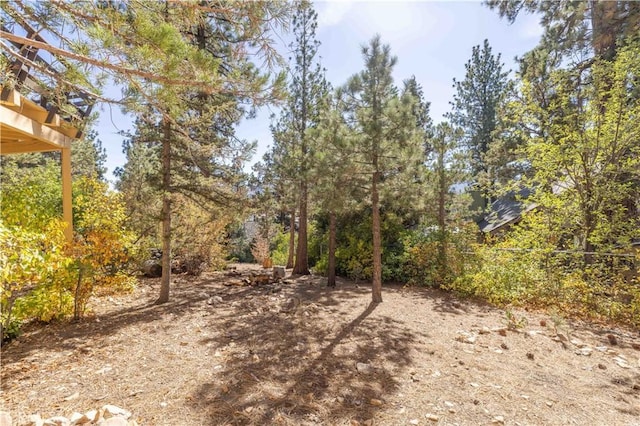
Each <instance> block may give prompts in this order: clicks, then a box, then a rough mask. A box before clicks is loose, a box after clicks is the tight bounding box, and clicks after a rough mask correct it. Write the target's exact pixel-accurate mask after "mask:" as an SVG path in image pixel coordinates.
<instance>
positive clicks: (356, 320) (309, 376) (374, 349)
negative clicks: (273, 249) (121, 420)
mask: <svg viewBox="0 0 640 426" xmlns="http://www.w3.org/2000/svg"><path fill="white" fill-rule="evenodd" d="M321 290H322V291H318V289H317V288H316V289H315V291H314V289H311V288H309V287H305V286H298V287H297V288H296V289H295V291H294V292H293V293H292V295H293V297H294V298H295V297H299V299H300V301H301V302H300V305H299V308H298V309H297V310H295V311H294V312H287V313H283V312H282V311H278V310H273V309H269V310H266V311H265V310H260V311H259V312H260V313H259V314H257V315H252V314H251V313H249V314H248V315H246V316H244V315H240V318H229V319H228V320H227V321H226V322H223V323H222V324H220V323H217V324H216V325H217V326H218V327H221V328H223V329H224V330H226V333H225V334H224V335H222V336H218V337H214V338H211V339H208V340H206V341H203V342H201V343H202V344H212V345H213V346H216V347H219V348H220V351H222V353H223V354H224V359H225V362H224V369H223V371H221V372H220V373H219V374H217V375H216V379H215V380H211V381H209V382H206V383H202V384H201V385H200V386H199V388H198V390H197V391H196V392H195V394H193V395H189V397H188V398H187V399H188V400H189V401H192V407H193V408H194V409H195V410H197V411H202V412H203V413H205V416H206V418H207V420H208V422H207V423H206V424H211V425H215V424H231V425H264V424H296V425H298V424H313V423H323V424H342V423H345V422H346V423H348V422H349V421H350V419H357V420H358V421H363V420H368V419H371V418H373V417H374V415H375V413H376V412H377V410H380V409H383V408H384V407H383V406H384V400H385V398H387V397H389V395H391V394H393V393H395V392H396V390H397V388H398V387H399V383H398V381H397V378H396V377H397V374H398V373H397V372H398V371H399V370H404V369H406V368H408V366H410V365H411V364H412V360H411V355H410V353H411V350H410V349H411V346H412V344H413V343H415V341H416V340H417V339H418V338H419V337H424V336H417V335H414V334H413V333H410V332H408V331H406V328H405V327H404V326H403V325H402V324H400V323H398V322H396V321H395V320H394V319H393V318H390V317H388V316H383V315H375V314H374V312H375V311H376V308H377V306H378V305H376V304H369V305H368V306H367V307H366V308H365V309H364V310H363V311H361V312H360V313H359V314H358V315H357V316H355V317H354V312H358V311H356V310H354V309H353V299H354V298H355V299H357V300H359V301H360V302H361V301H362V298H358V297H356V296H357V295H356V294H354V293H357V294H358V295H361V294H362V293H363V292H364V293H367V294H368V293H369V292H370V290H369V289H367V288H361V287H355V286H354V285H348V286H344V287H338V288H336V289H326V288H323V289H321ZM347 299H350V300H351V301H352V303H349V302H348V301H347ZM337 305H339V306H340V309H332V307H335V306H337ZM327 324H329V327H327ZM358 365H359V366H360V368H358Z"/></svg>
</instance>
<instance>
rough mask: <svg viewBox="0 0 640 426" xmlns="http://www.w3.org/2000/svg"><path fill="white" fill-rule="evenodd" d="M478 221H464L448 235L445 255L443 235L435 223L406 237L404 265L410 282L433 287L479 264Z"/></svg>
mask: <svg viewBox="0 0 640 426" xmlns="http://www.w3.org/2000/svg"><path fill="white" fill-rule="evenodd" d="M476 235H477V228H476V227H475V225H474V224H464V225H460V226H459V227H457V228H456V229H455V232H450V233H449V234H448V235H447V242H446V257H445V259H441V251H440V249H441V247H442V246H441V245H442V244H443V243H442V236H441V234H440V233H439V232H438V231H436V230H434V229H433V227H429V228H419V229H417V230H415V231H413V232H412V233H410V234H408V235H407V236H406V238H405V247H406V250H405V252H404V255H403V267H404V273H405V275H406V279H407V282H408V283H410V284H415V285H424V286H431V287H444V288H446V287H447V286H450V285H451V284H452V283H453V282H454V281H455V280H457V279H459V278H460V277H462V276H464V275H465V274H466V273H467V271H468V270H469V269H471V268H473V266H474V265H475V262H476V257H475V256H473V253H472V252H473V248H474V245H475V239H476Z"/></svg>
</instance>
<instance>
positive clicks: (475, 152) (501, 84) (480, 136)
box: [448, 40, 509, 204]
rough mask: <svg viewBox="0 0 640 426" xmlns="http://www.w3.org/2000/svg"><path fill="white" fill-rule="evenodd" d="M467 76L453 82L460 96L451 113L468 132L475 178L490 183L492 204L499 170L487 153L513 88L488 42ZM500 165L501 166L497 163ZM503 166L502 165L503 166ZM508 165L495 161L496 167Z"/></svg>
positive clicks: (468, 67)
mask: <svg viewBox="0 0 640 426" xmlns="http://www.w3.org/2000/svg"><path fill="white" fill-rule="evenodd" d="M465 69H466V74H465V78H464V80H462V81H456V80H455V79H454V80H453V87H454V88H455V89H456V93H455V94H454V96H453V102H452V103H451V104H452V107H453V110H452V112H451V113H449V114H448V117H449V118H450V120H451V122H452V124H454V125H456V126H459V127H460V128H462V130H463V131H464V143H465V144H466V146H467V149H468V150H469V152H470V161H471V164H470V168H471V177H472V179H473V181H474V184H476V185H478V183H479V182H480V181H486V182H488V184H487V185H486V188H484V192H485V196H484V198H485V201H486V203H487V204H488V203H489V202H490V194H491V193H492V192H493V187H494V180H495V177H494V175H496V174H497V172H496V171H495V170H493V169H492V168H490V167H489V161H487V158H486V157H487V153H488V152H489V151H490V150H491V146H492V144H493V143H494V131H495V130H496V128H497V123H498V116H497V112H498V110H499V109H500V107H501V105H502V104H503V103H504V101H505V99H506V96H507V90H508V88H509V80H508V78H507V76H508V74H509V73H508V72H505V71H503V64H502V62H501V60H500V54H498V55H497V56H494V55H493V53H492V50H491V46H490V45H489V41H488V40H485V41H484V43H483V45H482V47H480V46H474V47H473V50H472V54H471V59H470V60H469V61H468V62H467V63H466V64H465ZM496 163H497V164H496ZM501 163H502V164H501ZM506 163H507V161H506V160H503V161H500V160H497V161H496V159H494V160H493V164H494V165H495V166H494V167H495V168H500V167H501V166H504V165H505V164H506Z"/></svg>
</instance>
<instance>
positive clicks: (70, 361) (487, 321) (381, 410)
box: [0, 266, 640, 426]
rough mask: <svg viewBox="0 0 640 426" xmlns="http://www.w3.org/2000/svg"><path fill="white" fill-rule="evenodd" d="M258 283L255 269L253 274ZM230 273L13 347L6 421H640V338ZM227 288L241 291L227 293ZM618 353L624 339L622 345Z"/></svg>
mask: <svg viewBox="0 0 640 426" xmlns="http://www.w3.org/2000/svg"><path fill="white" fill-rule="evenodd" d="M241 268H244V270H243V273H245V274H246V273H247V270H246V269H247V266H242V267H241ZM241 278H242V277H229V276H227V275H226V274H224V273H213V274H208V275H206V276H204V277H201V278H198V279H187V278H184V277H176V278H175V280H174V281H175V285H174V287H173V289H172V301H171V302H170V303H169V304H165V305H162V306H155V305H153V302H154V300H155V298H156V296H157V294H158V291H159V290H158V287H159V281H158V280H143V281H142V282H141V284H140V286H139V287H138V289H137V290H136V291H135V292H134V293H133V294H131V295H127V296H122V297H111V298H103V299H100V300H98V301H97V302H94V306H93V311H94V314H93V316H92V317H90V318H88V319H86V320H85V321H83V322H80V323H61V324H51V325H48V326H45V327H31V328H30V329H28V330H27V331H26V332H25V333H24V334H23V335H22V336H21V337H20V338H19V339H18V340H17V341H14V342H12V343H11V344H9V345H7V346H6V347H5V348H3V350H2V374H1V379H2V382H1V384H2V390H1V393H0V402H1V404H2V406H1V407H0V409H2V410H6V411H9V412H10V413H11V415H12V416H13V418H14V421H15V422H17V423H16V424H22V423H24V422H26V420H27V418H28V416H29V415H30V414H35V413H39V414H41V415H42V416H43V417H51V416H54V415H64V416H69V415H70V414H71V413H72V412H74V411H78V412H85V411H87V410H90V409H92V408H96V407H100V406H102V405H104V404H114V405H117V406H120V407H123V408H125V409H127V410H129V411H132V412H133V418H134V419H135V420H137V421H138V423H139V424H141V425H184V426H190V425H194V426H195V425H266V424H275V425H319V424H322V425H358V424H362V425H365V424H366V425H410V424H423V425H426V424H441V425H481V424H501V423H504V424H508V425H566V424H578V425H640V351H639V350H638V348H640V346H639V345H640V335H639V333H638V331H637V330H614V329H604V328H598V327H595V326H588V325H584V324H582V325H581V324H575V323H573V324H572V323H569V322H562V321H559V320H558V319H557V318H554V319H552V318H550V317H549V316H548V315H544V314H537V313H536V314H532V313H527V312H523V311H514V315H515V320H516V321H515V322H520V320H521V319H522V318H524V319H526V321H527V325H525V326H524V327H523V328H521V329H518V330H510V329H507V328H506V325H507V319H506V315H505V312H504V311H501V310H499V309H496V308H493V307H489V306H483V305H479V304H474V303H471V302H468V301H459V300H457V299H455V298H453V297H452V296H450V295H449V294H447V293H442V292H438V291H435V290H425V289H413V288H402V287H400V286H385V288H384V289H383V297H384V303H382V304H379V305H377V306H372V305H369V300H370V289H369V288H368V287H367V286H362V285H360V286H358V285H356V284H354V283H352V282H349V281H345V280H339V284H338V288H336V289H334V290H329V289H327V288H326V287H325V286H324V281H323V279H322V278H318V277H300V278H297V279H290V278H288V279H287V280H286V282H285V283H278V284H266V285H261V286H242V285H229V284H239V283H241ZM225 284H227V285H225ZM612 343H616V344H615V345H613V344H612Z"/></svg>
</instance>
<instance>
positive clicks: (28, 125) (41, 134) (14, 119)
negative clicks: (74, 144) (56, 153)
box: [0, 105, 72, 149]
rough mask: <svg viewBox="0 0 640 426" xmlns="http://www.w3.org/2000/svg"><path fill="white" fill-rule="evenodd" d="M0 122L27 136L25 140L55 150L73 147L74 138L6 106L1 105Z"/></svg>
mask: <svg viewBox="0 0 640 426" xmlns="http://www.w3.org/2000/svg"><path fill="white" fill-rule="evenodd" d="M45 118H46V117H45ZM0 122H1V123H2V125H3V126H7V127H9V128H11V129H14V130H16V131H18V132H20V133H23V134H24V135H25V136H26V137H25V139H27V138H28V137H31V138H34V139H38V140H40V141H42V142H45V143H48V144H50V145H53V147H54V149H56V148H57V149H62V148H70V147H71V140H72V138H70V137H69V136H66V135H65V134H63V133H61V132H59V131H57V130H54V129H52V128H50V127H48V126H45V125H44V124H42V123H38V122H37V121H36V120H33V119H31V118H29V117H26V116H24V115H22V114H20V113H18V112H16V111H14V110H12V109H11V108H8V107H6V106H4V105H0Z"/></svg>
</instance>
